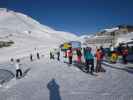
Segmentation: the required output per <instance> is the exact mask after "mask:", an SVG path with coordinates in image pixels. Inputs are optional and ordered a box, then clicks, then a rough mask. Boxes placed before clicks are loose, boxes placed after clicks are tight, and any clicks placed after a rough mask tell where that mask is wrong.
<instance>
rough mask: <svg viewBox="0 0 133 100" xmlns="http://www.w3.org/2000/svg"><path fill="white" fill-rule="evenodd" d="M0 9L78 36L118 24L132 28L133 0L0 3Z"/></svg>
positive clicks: (4, 0)
mask: <svg viewBox="0 0 133 100" xmlns="http://www.w3.org/2000/svg"><path fill="white" fill-rule="evenodd" d="M0 7H4V8H8V9H11V10H15V11H18V12H22V13H24V14H27V15H29V16H31V17H33V18H34V19H36V20H37V21H39V22H40V23H42V24H44V25H47V26H49V27H52V28H54V29H56V30H61V31H68V32H73V33H75V34H77V35H82V34H85V33H95V32H97V31H99V30H101V29H103V28H108V27H112V26H116V25H120V24H129V25H133V0H0Z"/></svg>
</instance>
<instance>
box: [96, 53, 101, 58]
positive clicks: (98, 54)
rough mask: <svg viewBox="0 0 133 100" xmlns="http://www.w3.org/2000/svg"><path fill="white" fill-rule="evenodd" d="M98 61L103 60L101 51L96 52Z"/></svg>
mask: <svg viewBox="0 0 133 100" xmlns="http://www.w3.org/2000/svg"><path fill="white" fill-rule="evenodd" d="M96 59H97V60H101V51H97V52H96Z"/></svg>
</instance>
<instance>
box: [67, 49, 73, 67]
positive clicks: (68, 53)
mask: <svg viewBox="0 0 133 100" xmlns="http://www.w3.org/2000/svg"><path fill="white" fill-rule="evenodd" d="M67 56H68V59H69V64H72V57H73V52H72V47H70V48H69V50H68V51H67Z"/></svg>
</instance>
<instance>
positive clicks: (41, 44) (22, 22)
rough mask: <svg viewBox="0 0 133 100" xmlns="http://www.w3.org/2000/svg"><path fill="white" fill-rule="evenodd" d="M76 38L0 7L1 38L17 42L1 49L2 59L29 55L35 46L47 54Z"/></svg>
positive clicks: (0, 59) (68, 33)
mask: <svg viewBox="0 0 133 100" xmlns="http://www.w3.org/2000/svg"><path fill="white" fill-rule="evenodd" d="M76 39H78V37H77V36H76V35H74V34H72V33H70V32H62V31H56V30H54V29H52V28H50V27H48V26H45V25H42V24H40V23H39V22H37V21H36V20H34V19H32V18H31V17H29V16H27V15H24V14H22V13H19V12H15V11H11V10H7V9H6V8H1V9H0V40H2V41H9V40H12V41H14V42H15V44H13V45H12V46H11V47H8V48H1V49H0V54H1V57H0V61H5V60H9V59H10V58H11V57H14V58H17V57H19V56H20V57H23V56H28V55H29V54H31V53H33V52H36V51H35V48H38V51H39V52H41V51H46V54H47V53H48V52H49V49H50V48H57V47H58V46H59V45H60V44H61V43H63V42H68V41H71V40H76Z"/></svg>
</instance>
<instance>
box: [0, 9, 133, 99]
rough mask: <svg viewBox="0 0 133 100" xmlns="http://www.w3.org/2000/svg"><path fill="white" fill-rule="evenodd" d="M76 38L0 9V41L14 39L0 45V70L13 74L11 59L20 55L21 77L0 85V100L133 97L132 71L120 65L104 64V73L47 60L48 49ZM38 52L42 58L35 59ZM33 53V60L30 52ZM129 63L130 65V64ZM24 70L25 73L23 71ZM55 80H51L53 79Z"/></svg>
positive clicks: (25, 16) (23, 16) (19, 14)
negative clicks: (22, 75)
mask: <svg viewBox="0 0 133 100" xmlns="http://www.w3.org/2000/svg"><path fill="white" fill-rule="evenodd" d="M77 39H79V38H78V37H77V36H75V35H73V34H71V33H69V32H60V31H56V30H54V29H52V28H49V27H47V26H44V25H42V24H40V23H38V22H37V21H35V20H33V19H32V18H31V17H28V16H27V15H24V14H21V13H17V12H14V11H10V10H8V11H7V9H4V8H2V9H0V40H13V41H14V42H15V44H13V45H12V46H11V47H7V48H0V69H7V70H9V71H11V72H12V73H14V74H15V67H14V65H13V64H12V63H11V62H10V61H9V60H10V58H12V57H13V58H21V62H20V63H21V64H22V66H21V68H22V71H23V72H24V73H25V76H24V77H23V78H22V79H15V78H13V79H12V80H11V81H9V82H8V83H5V84H3V85H1V84H0V100H53V99H52V98H54V100H89V99H91V100H113V99H114V98H123V97H124V100H127V99H125V98H129V97H131V100H132V99H133V97H132V96H133V85H132V83H133V77H132V72H131V71H127V70H120V68H117V67H119V66H121V67H125V66H123V65H121V64H115V66H114V67H111V66H112V65H104V68H105V69H106V73H98V74H97V75H96V76H91V75H89V74H86V73H83V72H82V71H81V70H79V69H78V68H77V67H76V66H74V65H71V66H68V65H67V64H65V63H63V61H62V62H58V61H56V60H55V61H52V60H51V61H50V60H49V58H48V57H49V51H50V50H51V49H52V50H53V48H57V47H58V46H59V44H60V43H61V42H64V41H71V40H77ZM37 52H39V53H40V55H41V60H37V57H36V53H37ZM31 53H32V54H33V59H34V61H33V62H30V59H29V55H30V54H31ZM131 66H132V65H131ZM26 71H27V72H26ZM52 80H54V81H52Z"/></svg>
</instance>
